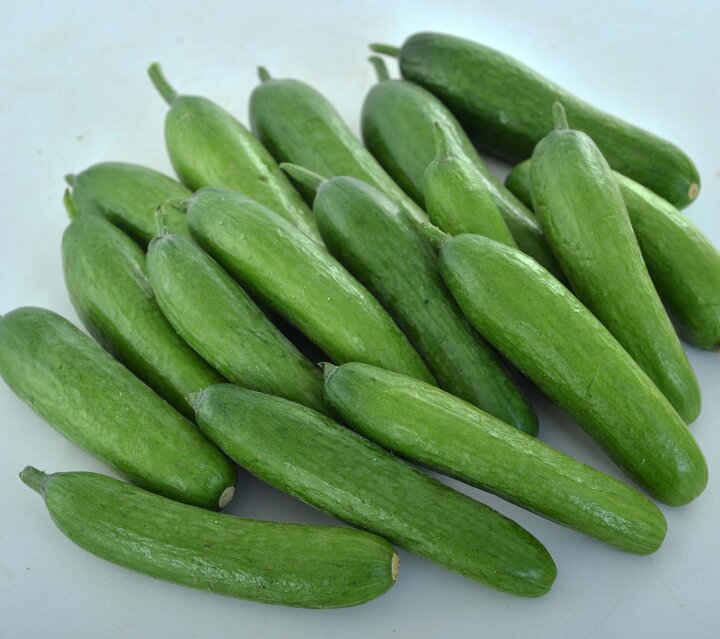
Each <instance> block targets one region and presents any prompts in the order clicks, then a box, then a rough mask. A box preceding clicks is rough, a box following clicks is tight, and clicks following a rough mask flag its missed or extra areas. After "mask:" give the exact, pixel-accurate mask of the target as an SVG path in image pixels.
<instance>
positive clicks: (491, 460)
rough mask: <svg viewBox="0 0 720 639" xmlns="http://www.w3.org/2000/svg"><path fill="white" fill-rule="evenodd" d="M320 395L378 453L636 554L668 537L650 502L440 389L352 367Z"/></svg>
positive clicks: (331, 375)
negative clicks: (385, 451)
mask: <svg viewBox="0 0 720 639" xmlns="http://www.w3.org/2000/svg"><path fill="white" fill-rule="evenodd" d="M324 394H325V399H326V400H327V402H328V403H329V404H330V405H331V406H332V407H333V408H334V409H335V410H336V412H337V414H338V415H340V416H341V417H342V419H343V420H344V422H345V423H347V424H348V425H349V426H350V427H351V428H352V429H353V430H354V431H356V432H358V433H360V434H361V435H363V436H365V437H367V438H369V439H371V440H372V441H374V442H376V443H377V444H379V445H380V446H382V447H383V448H387V449H388V450H390V451H392V452H394V453H396V454H398V455H400V456H402V457H404V458H406V459H408V460H410V461H415V462H419V463H421V464H423V465H424V466H428V467H430V468H433V469H435V470H439V471H440V472H442V473H445V474H446V475H450V476H451V477H455V478H457V479H460V480H461V481H464V482H467V483H468V484H471V485H473V486H477V487H478V488H482V489H483V490H488V491H490V492H492V493H495V494H496V495H500V496H501V497H503V498H504V499H507V500H509V501H511V502H513V503H515V504H518V505H519V506H522V507H523V508H527V509H528V510H531V511H533V512H535V513H537V514H538V515H542V516H543V517H547V518H548V519H551V520H553V521H556V522H558V523H560V524H562V525H564V526H569V527H570V528H574V529H575V530H578V531H580V532H582V533H584V534H586V535H590V536H591V537H595V538H596V539H600V540H601V541H604V542H606V543H609V544H612V545H613V546H616V547H618V548H620V549H622V550H626V551H628V552H634V553H641V554H646V553H651V552H654V551H655V550H657V549H658V548H659V547H660V544H661V543H662V541H663V539H664V537H665V532H666V529H667V522H666V521H665V517H663V514H662V513H661V512H660V510H659V509H658V508H657V506H655V504H654V503H653V502H651V501H650V500H649V499H648V498H647V497H644V496H643V495H641V494H640V493H639V492H637V491H635V490H633V489H632V488H630V487H629V486H627V485H626V484H624V483H623V482H621V481H618V480H617V479H614V478H612V477H610V476H608V475H605V474H604V473H601V472H600V471H598V470H595V469H594V468H591V467H590V466H586V465H585V464H582V463H580V462H578V461H575V460H574V459H573V458H572V457H569V456H567V455H565V454H564V453H561V452H560V451H557V450H555V449H554V448H551V447H550V446H548V445H547V444H544V443H543V442H541V441H539V440H536V439H534V438H532V437H528V436H527V435H526V434H525V433H520V432H517V431H516V430H515V429H513V428H509V427H508V425H507V424H504V423H503V422H501V421H500V420H498V419H495V418H494V417H492V416H490V415H488V414H487V413H484V412H483V411H481V410H478V409H477V408H475V407H474V406H471V405H470V404H468V403H466V402H464V401H462V400H460V399H458V398H457V397H453V396H452V395H450V394H449V393H446V392H444V391H441V390H440V389H437V388H434V387H432V386H429V385H428V384H424V383H423V382H419V381H417V380H414V379H411V378H409V377H406V376H404V375H399V374H397V373H391V372H389V371H384V370H381V369H379V368H375V367H374V366H368V365H367V364H355V363H353V364H343V365H342V366H340V367H339V368H336V367H334V366H331V365H328V366H327V367H326V369H325V387H324Z"/></svg>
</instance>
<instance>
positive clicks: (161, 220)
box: [155, 204, 170, 237]
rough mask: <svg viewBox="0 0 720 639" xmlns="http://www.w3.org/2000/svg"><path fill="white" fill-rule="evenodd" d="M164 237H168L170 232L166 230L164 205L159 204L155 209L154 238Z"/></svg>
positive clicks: (166, 222)
mask: <svg viewBox="0 0 720 639" xmlns="http://www.w3.org/2000/svg"><path fill="white" fill-rule="evenodd" d="M164 235H170V230H169V229H168V221H167V212H166V211H165V204H161V205H160V206H158V207H157V208H156V209H155V236H156V237H163V236H164Z"/></svg>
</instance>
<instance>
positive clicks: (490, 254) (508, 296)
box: [440, 235, 708, 505]
mask: <svg viewBox="0 0 720 639" xmlns="http://www.w3.org/2000/svg"><path fill="white" fill-rule="evenodd" d="M440 271H441V273H442V275H443V279H444V280H445V283H446V284H447V286H448V288H449V289H450V291H451V292H452V294H453V295H454V297H455V299H456V300H457V302H458V304H459V305H460V308H461V309H462V310H463V312H464V313H465V315H466V316H467V318H468V319H469V320H470V323H471V324H472V325H473V326H474V327H475V328H476V330H477V331H478V332H479V333H480V334H481V335H483V336H484V337H485V338H486V339H487V340H488V341H489V342H490V343H491V344H493V345H494V346H495V347H496V348H497V349H498V350H499V351H500V352H501V353H503V354H504V355H505V356H506V357H507V358H508V359H509V360H510V361H511V362H513V363H514V364H515V365H516V366H517V367H518V368H519V369H520V370H521V371H522V372H523V373H524V374H525V375H527V376H528V377H529V378H530V379H531V380H533V381H534V382H535V383H536V384H537V385H538V386H539V387H540V388H541V389H542V390H543V391H544V392H545V393H546V394H547V395H548V396H549V397H550V398H551V399H552V400H553V401H555V402H556V403H557V404H558V405H559V406H560V407H561V408H563V409H564V410H566V411H567V412H568V413H570V415H572V416H573V417H574V418H575V419H576V420H577V421H578V423H579V424H580V425H581V426H582V427H583V428H584V429H585V430H586V431H587V433H588V434H589V435H590V436H591V437H592V438H593V439H595V441H596V442H597V443H598V444H599V445H600V446H601V447H602V448H603V449H604V450H605V452H607V454H608V455H609V456H610V457H612V458H613V459H614V460H615V462H616V463H617V464H618V465H619V466H620V467H621V468H623V470H625V472H627V473H628V474H629V475H630V476H631V477H633V478H634V479H635V480H636V481H637V482H638V483H639V484H641V485H642V486H643V487H644V488H645V489H646V490H647V491H648V492H649V493H650V494H651V495H653V496H654V497H655V498H656V499H659V500H660V501H663V502H665V503H667V504H671V505H681V504H685V503H688V502H689V501H692V500H693V499H694V498H695V497H697V496H698V495H699V494H700V493H701V492H702V491H703V489H704V488H705V486H706V484H707V477H708V470H707V464H706V462H705V458H704V457H703V454H702V452H701V451H700V448H699V447H698V445H697V443H696V441H695V439H694V438H693V436H692V435H691V434H690V430H689V429H688V428H687V426H686V425H685V423H684V422H683V421H682V419H681V418H680V417H679V416H678V414H677V413H676V412H675V410H674V409H673V408H672V406H671V405H670V403H669V402H668V401H667V400H666V399H665V396H664V395H663V394H662V393H661V392H660V391H659V390H658V389H657V387H656V386H655V384H653V382H652V381H651V380H650V378H649V377H648V376H647V375H646V374H645V372H644V371H643V370H642V369H641V368H640V367H639V366H638V365H637V364H636V363H635V360H633V359H632V357H630V355H628V354H627V352H626V351H625V349H623V348H622V346H620V344H619V343H618V342H617V341H616V340H615V338H614V337H613V336H612V335H611V334H610V333H609V331H608V330H607V329H606V328H605V327H604V326H603V325H602V324H601V323H600V322H599V321H598V320H597V319H596V318H595V317H594V316H593V315H592V313H590V312H589V311H588V310H587V309H586V308H585V307H584V306H583V305H582V304H581V303H580V302H579V301H578V300H577V299H576V298H575V297H574V296H573V295H572V294H571V293H570V292H569V291H568V290H567V289H566V288H565V287H564V286H562V284H560V283H559V282H558V281H557V280H556V279H555V278H554V277H553V276H552V275H550V273H548V272H547V271H546V270H545V269H543V268H542V267H541V266H540V265H538V263H537V262H535V261H534V260H531V259H528V258H527V257H526V256H524V255H523V254H522V253H520V252H519V251H516V250H514V249H511V248H510V247H507V246H505V245H503V244H500V243H498V242H494V241H492V240H488V239H486V238H483V237H480V236H479V235H462V236H459V237H456V238H452V239H449V240H446V241H445V242H444V243H443V245H442V248H441V252H440Z"/></svg>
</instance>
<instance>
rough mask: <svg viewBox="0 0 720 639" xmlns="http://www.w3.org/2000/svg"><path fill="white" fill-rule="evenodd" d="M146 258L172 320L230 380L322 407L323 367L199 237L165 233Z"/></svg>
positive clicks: (164, 308) (156, 239) (166, 311)
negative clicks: (273, 319)
mask: <svg viewBox="0 0 720 639" xmlns="http://www.w3.org/2000/svg"><path fill="white" fill-rule="evenodd" d="M166 208H168V207H163V212H164V210H165V209H166ZM147 259H148V271H149V274H150V281H151V283H152V287H153V289H154V290H155V295H156V296H157V301H158V304H159V305H160V308H162V310H163V312H164V313H165V315H166V317H167V318H168V320H169V321H170V323H171V324H172V325H173V326H174V327H175V330H176V331H177V332H178V333H179V334H180V336H181V337H182V338H183V339H184V340H185V341H186V342H187V343H188V344H190V346H192V347H193V348H194V349H195V350H196V351H197V352H198V353H200V354H201V355H202V356H203V357H204V358H205V359H206V360H207V361H208V362H211V363H212V365H213V366H214V367H215V368H216V369H217V370H219V371H220V372H221V373H222V374H223V375H224V376H225V377H226V378H227V379H228V380H230V381H231V382H233V383H234V384H238V385H240V386H244V387H246V388H252V389H254V390H259V391H263V392H266V393H271V394H273V395H279V396H280V397H286V398H288V399H292V400H294V401H297V402H300V403H302V404H305V405H307V406H311V407H313V408H316V409H317V410H323V401H322V377H321V374H320V369H319V368H317V367H316V366H314V365H313V364H312V363H311V362H310V361H308V360H307V359H305V357H303V356H302V354H301V353H300V352H299V351H298V350H297V349H296V348H295V346H293V345H292V343H291V342H290V341H289V340H288V339H287V338H286V337H285V336H284V335H283V334H282V333H281V332H280V331H279V330H278V329H277V328H276V327H275V325H274V324H273V323H272V322H271V321H270V320H269V319H268V318H267V317H266V316H265V315H264V314H263V312H262V311H261V310H260V309H259V308H258V306H257V305H256V304H255V302H253V301H252V299H250V297H249V296H248V294H247V293H246V292H245V291H244V290H243V289H242V288H240V286H238V284H236V283H235V281H234V280H233V279H232V278H231V277H230V276H229V275H228V274H227V273H226V272H225V271H224V270H223V269H222V268H221V267H220V266H219V265H218V264H217V263H216V262H215V261H214V260H213V259H212V258H211V257H210V256H209V255H207V254H206V253H205V252H204V251H203V250H202V249H201V248H200V247H199V246H198V245H197V244H195V242H193V241H192V240H190V239H188V238H185V237H182V236H180V235H170V234H166V233H161V234H160V235H159V236H158V237H156V238H155V239H154V240H153V241H152V242H150V247H149V249H148V258H147Z"/></svg>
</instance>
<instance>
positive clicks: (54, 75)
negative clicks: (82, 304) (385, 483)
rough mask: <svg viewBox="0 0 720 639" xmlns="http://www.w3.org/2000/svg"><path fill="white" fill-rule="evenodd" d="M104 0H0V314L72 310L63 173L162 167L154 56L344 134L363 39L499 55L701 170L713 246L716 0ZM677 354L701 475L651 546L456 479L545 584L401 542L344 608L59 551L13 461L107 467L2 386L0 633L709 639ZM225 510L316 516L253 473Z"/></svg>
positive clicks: (354, 110)
mask: <svg viewBox="0 0 720 639" xmlns="http://www.w3.org/2000/svg"><path fill="white" fill-rule="evenodd" d="M100 4H103V5H105V4H110V3H91V2H69V1H66V2H63V3H59V2H45V3H28V2H19V1H15V0H13V1H8V0H5V2H3V32H4V34H3V38H2V45H0V75H1V77H2V84H1V85H0V86H1V87H2V88H0V92H1V93H0V95H1V96H2V102H1V103H0V104H1V108H0V112H1V113H2V118H1V119H0V139H1V140H2V142H3V155H2V160H0V161H1V162H2V176H3V184H2V186H3V208H2V229H3V231H2V234H0V255H1V256H2V257H1V258H0V312H7V311H8V310H10V309H12V308H14V307H16V306H20V305H28V304H32V305H42V306H47V307H49V308H52V309H54V310H55V311H58V312H60V313H61V314H63V315H65V316H67V317H69V318H70V319H71V320H72V321H75V322H76V321H77V317H76V315H75V313H74V311H73V310H72V308H71V306H70V303H69V301H68V298H67V295H66V293H65V290H64V284H63V280H62V273H61V265H60V236H61V233H62V231H63V228H64V226H65V224H66V218H65V213H64V211H63V208H62V204H61V194H62V190H63V186H64V185H63V180H62V178H63V175H64V174H65V173H67V172H70V171H79V170H82V169H83V168H85V167H86V166H88V165H90V164H92V163H95V162H98V161H102V160H125V161H133V162H139V163H142V164H147V165H149V166H152V167H155V168H158V169H161V170H166V171H168V172H169V171H170V166H169V163H168V161H167V158H166V155H165V151H164V147H163V135H162V126H163V118H164V115H165V111H166V107H165V105H164V103H163V102H162V100H161V99H160V97H159V96H158V95H156V93H155V91H154V89H153V88H152V87H151V85H150V83H149V81H148V80H147V78H146V76H145V69H146V67H147V64H148V63H149V62H151V61H153V60H159V61H160V62H162V63H163V65H164V69H165V71H166V73H167V75H168V77H169V78H170V80H171V81H172V82H173V83H174V84H175V86H176V87H177V89H178V90H180V91H181V92H192V93H198V94H202V95H207V96H208V97H211V98H212V99H214V100H216V101H217V102H219V103H220V104H222V105H223V106H225V107H227V108H229V109H230V110H231V111H232V112H234V113H235V114H238V115H239V117H240V118H241V119H243V120H246V105H247V98H248V95H249V92H250V91H251V90H252V88H253V86H254V85H255V83H256V80H255V67H256V65H258V64H264V65H266V66H267V67H268V68H269V69H270V70H271V72H273V73H274V74H275V75H277V76H289V77H297V78H300V79H303V80H306V81H308V82H310V83H311V84H313V85H315V86H316V87H318V88H319V89H320V90H321V91H323V92H324V93H325V94H326V95H327V96H328V97H329V98H330V99H331V100H332V101H333V102H334V103H335V104H336V105H337V106H338V107H339V109H340V111H341V112H342V114H343V115H344V116H345V117H346V118H347V120H348V121H349V122H351V123H352V125H353V126H355V127H356V128H357V122H358V115H359V109H360V105H361V103H362V98H363V96H364V94H365V92H366V91H367V89H368V88H369V87H370V86H371V84H372V82H373V74H372V73H371V69H370V66H369V65H368V64H367V62H366V61H365V59H366V57H367V55H368V51H367V48H366V45H367V43H368V42H371V41H380V42H389V43H397V44H399V43H401V42H402V40H403V38H404V37H405V36H406V35H409V34H411V33H413V32H415V31H418V30H438V31H447V32H451V33H456V34H459V35H464V36H468V37H472V38H475V39H478V40H481V41H483V42H486V43H488V44H490V45H495V46H497V47H498V48H501V49H503V50H505V51H507V52H509V53H513V54H515V55H516V56H517V57H519V58H520V59H522V60H524V61H525V62H527V63H529V64H531V65H533V66H535V67H536V68H537V69H539V70H541V71H544V72H545V73H546V74H547V75H549V76H551V77H552V78H554V79H555V80H557V81H559V82H560V83H562V84H564V85H566V86H567V87H568V88H570V89H573V90H575V91H576V92H577V93H578V94H580V95H582V96H584V97H586V98H587V99H589V100H590V101H592V102H594V103H596V104H598V105H600V106H603V107H605V108H607V109H608V110H610V111H613V112H616V113H617V114H619V115H623V116H625V117H626V118H627V119H629V120H631V121H633V122H636V123H638V124H641V125H645V126H646V127H647V128H650V129H651V130H653V131H656V132H657V133H659V134H664V135H666V136H667V137H669V138H671V139H672V140H674V141H676V142H677V143H678V144H679V145H680V146H681V147H682V148H683V149H685V150H686V151H687V152H688V153H689V154H690V155H691V156H692V157H693V158H694V159H695V161H696V162H697V164H698V167H699V169H700V172H701V175H702V180H703V188H702V193H701V196H700V198H699V201H698V202H697V203H695V204H694V205H693V206H692V207H691V208H690V209H689V211H688V214H689V215H690V216H691V217H692V218H693V220H695V221H696V222H697V223H698V224H699V225H700V226H701V227H702V228H703V229H704V230H705V232H706V233H708V235H710V237H711V238H712V239H713V240H714V241H715V242H716V243H720V223H719V222H718V219H720V218H719V216H720V210H719V207H718V202H719V201H720V138H719V134H718V131H719V129H718V126H717V121H718V113H720V95H719V93H718V79H717V78H718V75H717V74H718V69H720V45H719V44H718V42H719V41H718V35H717V34H718V28H719V27H720V5H718V3H716V2H714V1H713V0H708V1H707V2H689V1H688V0H683V1H676V2H661V1H659V0H650V1H647V2H645V1H643V2H639V1H635V2H628V1H627V0H623V1H622V2H616V1H613V2H583V3H578V2H567V3H563V2H550V1H549V0H546V1H544V2H533V1H525V2H510V1H507V0H504V1H497V2H496V1H493V2H490V1H485V2H477V0H475V1H473V0H469V1H453V2H450V1H447V0H446V1H444V2H437V3H430V2H418V1H417V0H415V1H413V2H388V1H387V0H385V1H384V2H366V3H362V2H309V1H307V0H305V1H303V2H287V3H281V2H275V1H270V0H265V1H263V2H256V1H255V2H247V1H246V2H228V1H223V2H220V1H216V2H211V3H200V2H197V1H195V2H188V1H186V0H173V1H168V2H155V3H148V2H146V1H145V2H138V1H136V0H132V1H130V0H125V1H123V2H114V3H111V4H112V5H113V6H112V7H110V6H104V7H102V8H100V7H99V6H97V5H100ZM148 5H152V6H148ZM498 166H499V165H498ZM501 170H502V169H501ZM689 354H690V358H691V360H692V363H693V365H694V366H695V368H696V371H697V373H698V376H699V378H700V381H701V384H702V387H703V391H704V404H705V405H704V411H703V414H702V417H701V418H700V419H699V420H698V421H697V423H696V424H694V425H693V427H692V428H693V432H694V433H695V434H696V436H697V438H698V439H699V441H700V443H701V445H702V446H703V448H704V450H705V453H706V455H707V459H708V462H709V464H710V468H711V483H710V485H709V487H708V489H707V491H706V492H705V494H704V495H703V496H702V497H701V498H699V499H698V500H697V501H696V502H695V503H693V504H691V505H689V506H687V507H684V508H681V509H672V508H663V511H664V512H665V514H666V515H667V518H668V523H669V533H668V536H667V540H666V542H665V544H664V546H663V547H662V549H661V550H660V551H659V552H658V553H656V554H655V555H653V556H650V557H634V556H630V555H626V554H623V553H620V552H618V551H616V550H613V549H611V548H609V547H607V546H604V545H602V544H600V543H599V542H595V541H592V540H590V539H587V538H584V537H581V536H580V535H579V534H576V533H573V532H571V531H569V530H565V529H562V528H560V527H559V526H556V525H554V524H552V523H549V522H547V521H544V520H542V519H540V518H538V517H536V516H533V515H531V514H529V513H526V512H524V511H522V510H520V509H518V508H515V507H513V506H510V505H508V504H506V503H504V502H502V501H501V500H499V499H496V498H494V497H488V496H487V495H484V494H481V493H480V491H476V490H473V489H467V488H464V490H466V491H467V492H468V493H469V494H472V495H473V496H476V497H478V498H480V499H482V500H483V501H486V502H488V503H490V504H492V505H493V506H496V507H497V508H498V509H499V510H500V511H502V512H503V513H506V514H508V515H509V516H511V517H513V518H515V519H516V520H517V521H518V522H519V523H521V524H522V525H524V526H525V527H527V528H528V529H529V530H530V531H531V532H533V533H534V534H535V535H536V536H538V537H539V539H540V540H541V541H543V543H545V544H546V546H547V547H548V549H549V550H550V552H551V553H552V555H553V556H554V558H555V560H556V562H557V566H558V571H559V574H558V579H557V582H556V584H555V587H554V589H553V591H552V592H551V594H550V595H548V596H546V597H544V598H542V599H538V600H523V599H518V598H513V597H511V596H508V595H502V594H499V593H496V592H494V591H492V590H490V589H489V588H486V587H483V586H481V585H479V584H475V583H472V582H470V581H467V580H465V579H463V578H461V577H459V576H457V575H454V574H452V573H450V572H448V571H446V570H444V569H442V568H440V567H438V566H435V565H432V564H430V563H428V562H426V561H424V560H422V559H420V558H418V557H415V556H412V555H409V554H408V553H405V552H401V556H402V563H401V570H400V579H399V581H398V583H397V585H396V586H395V588H394V589H393V590H392V591H391V592H389V593H388V594H387V595H385V596H384V597H382V598H380V599H379V600H376V601H375V602H372V603H370V604H368V605H365V606H361V607H359V608H354V609H347V610H335V611H321V612H312V611H307V610H294V609H288V608H280V607H271V606H265V605H261V604H256V603H252V602H244V601H239V600H233V599H227V598H223V597H219V596H214V595H210V594H207V593H202V592H197V591H193V590H190V589H187V588H182V587H179V586H174V585H170V584H167V583H163V582H160V581H155V580H152V579H150V578H147V577H144V576H142V575H138V574H135V573H132V572H130V571H128V570H125V569H123V568H119V567H117V566H114V565H112V564H110V563H107V562H104V561H102V560H100V559H97V558H95V557H93V556H91V555H89V554H87V553H85V552H84V551H82V550H80V549H79V548H77V547H75V546H74V545H73V544H72V543H71V542H69V541H68V540H67V539H65V538H64V537H63V536H62V535H61V533H60V532H59V531H57V529H56V528H55V527H54V525H53V524H52V523H51V521H50V519H49V517H48V515H47V512H46V511H45V508H44V506H43V505H42V502H41V500H40V499H39V497H38V496H37V495H35V494H34V493H31V492H30V491H29V490H28V489H27V488H26V487H24V486H23V485H22V484H21V483H20V481H19V480H18V479H17V472H18V471H19V470H20V469H21V468H22V467H23V466H25V465H26V464H33V465H36V466H38V467H39V468H42V469H45V470H48V471H56V470H83V469H86V470H97V471H101V472H107V468H105V467H104V466H103V465H102V464H100V463H99V462H97V461H95V460H93V459H91V458H90V457H88V456H87V455H85V454H84V453H82V452H80V451H79V450H77V449H76V448H75V447H74V446H73V445H72V444H70V443H68V442H67V441H65V440H64V439H62V438H61V437H60V436H59V435H58V434H56V433H55V432H54V431H53V430H52V429H51V428H49V427H48V426H46V425H44V424H43V423H42V422H41V420H40V419H39V418H37V417H35V416H34V415H33V414H32V413H31V412H30V410H29V409H28V408H27V407H26V406H25V405H23V404H22V403H21V402H20V401H19V400H18V399H17V398H15V397H14V396H13V395H12V394H11V392H10V391H9V390H8V389H7V387H5V385H4V384H2V383H1V382H0V423H1V424H2V426H1V428H2V445H0V485H1V486H2V489H1V490H0V601H1V602H2V610H3V613H2V622H1V623H0V636H2V637H33V638H34V637H41V636H52V637H55V638H57V639H64V638H83V637H154V638H163V637H173V638H184V637H210V636H218V633H222V635H224V636H244V637H313V638H320V637H348V638H349V637H398V638H400V637H413V638H421V637H477V636H483V637H493V638H494V639H503V638H505V637H508V638H510V637H521V636H528V637H534V638H541V637H553V639H563V638H565V637H568V638H570V637H572V638H579V637H588V638H590V637H596V638H599V637H638V638H642V637H651V636H652V637H654V638H656V639H660V638H663V637H677V636H682V637H684V638H690V637H692V638H696V637H697V638H704V637H708V638H709V637H718V636H720V606H718V600H719V597H720V581H719V578H718V574H719V573H720V543H718V541H719V539H720V538H719V533H718V528H719V526H720V520H719V517H718V509H719V507H720V492H719V491H718V482H717V481H716V479H717V478H716V477H715V472H716V468H717V461H718V459H719V458H720V424H718V421H719V419H718V418H720V399H719V397H718V392H717V391H718V387H719V383H720V359H718V356H717V355H715V354H712V353H706V352H701V351H698V350H694V349H689ZM533 398H534V399H537V400H538V402H537V405H538V408H539V409H540V414H541V416H542V435H541V436H542V438H543V439H544V440H546V441H548V442H550V443H551V444H553V445H556V446H557V447H559V448H561V449H562V450H565V451H567V452H569V453H570V454H572V455H574V456H576V457H578V458H580V459H583V460H585V461H587V462H589V463H591V464H592V465H594V466H596V467H598V468H600V469H602V470H605V471H607V472H610V473H612V474H614V475H617V476H620V474H619V471H617V469H616V468H615V467H614V466H613V465H612V464H611V463H610V462H609V461H608V460H607V459H606V458H605V457H604V456H603V455H602V454H601V453H600V452H599V451H598V450H597V449H596V447H595V446H594V445H592V443H591V442H590V440H589V439H588V438H586V437H585V436H584V435H582V434H581V433H580V432H579V430H578V429H577V428H576V427H575V426H574V425H573V424H571V423H570V422H569V420H568V419H567V418H566V417H565V416H563V415H561V414H560V413H559V411H558V410H556V409H554V408H552V407H550V406H548V405H547V403H546V402H544V401H541V400H539V398H537V397H533ZM231 512H233V513H236V514H242V515H248V516H253V517H261V518H269V519H280V520H290V521H305V522H327V523H330V522H331V521H332V520H331V518H330V517H327V516H325V515H323V514H320V513H318V512H315V511H314V510H313V509H311V508H310V507H308V506H305V505H304V504H301V503H299V502H297V501H296V500H294V499H292V498H290V497H287V496H284V495H282V494H280V493H278V492H277V491H275V490H273V489H271V488H269V487H267V486H265V485H262V484H260V483H259V482H257V481H255V480H252V479H250V478H248V477H247V476H241V484H240V490H239V495H238V497H237V498H236V499H235V501H234V502H233V504H232V507H231Z"/></svg>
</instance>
